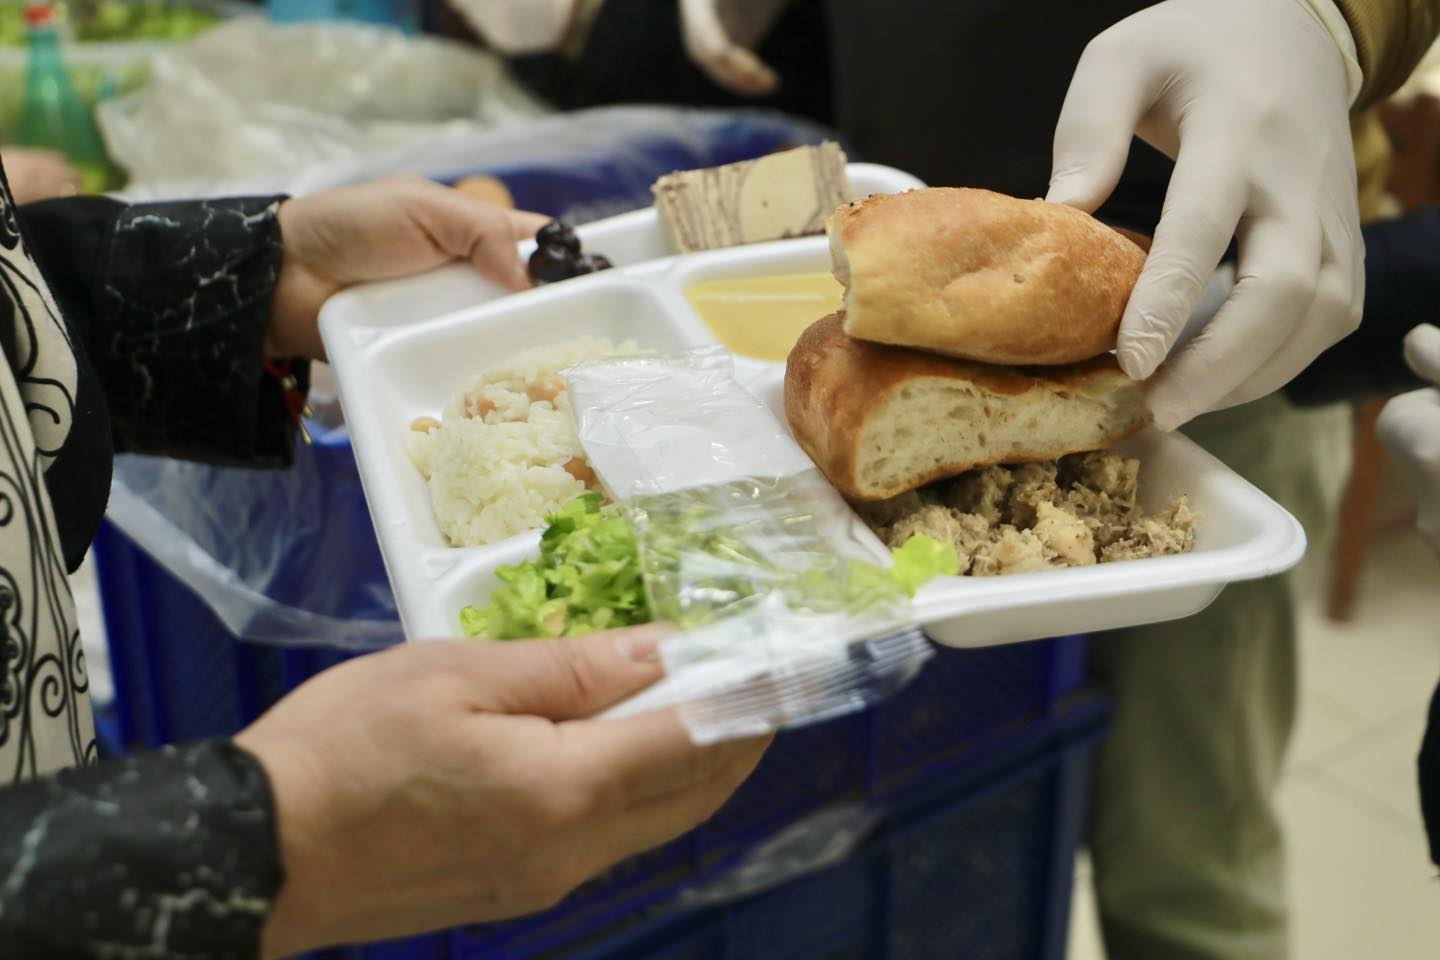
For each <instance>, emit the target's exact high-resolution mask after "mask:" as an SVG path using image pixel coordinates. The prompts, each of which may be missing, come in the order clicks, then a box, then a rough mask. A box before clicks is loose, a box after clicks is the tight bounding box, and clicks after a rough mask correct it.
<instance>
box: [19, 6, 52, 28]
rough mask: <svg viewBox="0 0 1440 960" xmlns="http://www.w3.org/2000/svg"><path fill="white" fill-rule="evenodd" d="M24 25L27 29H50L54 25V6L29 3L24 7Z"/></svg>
mask: <svg viewBox="0 0 1440 960" xmlns="http://www.w3.org/2000/svg"><path fill="white" fill-rule="evenodd" d="M25 25H26V26H27V27H51V26H54V25H55V5H54V4H53V3H30V4H26V6H25Z"/></svg>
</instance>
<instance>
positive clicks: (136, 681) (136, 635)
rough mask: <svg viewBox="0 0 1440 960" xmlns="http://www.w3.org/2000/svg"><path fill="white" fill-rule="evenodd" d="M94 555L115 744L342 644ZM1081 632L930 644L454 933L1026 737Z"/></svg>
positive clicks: (657, 894)
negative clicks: (868, 688)
mask: <svg viewBox="0 0 1440 960" xmlns="http://www.w3.org/2000/svg"><path fill="white" fill-rule="evenodd" d="M375 562H376V563H377V564H378V562H379V561H378V560H376V561H375ZM96 564H97V571H98V573H99V576H100V582H101V592H102V598H103V601H104V608H105V617H106V623H107V627H108V639H109V643H110V650H111V658H112V671H113V673H114V677H115V685H116V703H115V711H116V714H117V722H116V726H118V728H119V730H120V732H121V738H122V739H123V741H124V743H126V744H130V745H132V746H135V745H138V746H158V745H160V744H163V743H170V742H179V741H184V740H190V739H196V738H199V737H205V736H218V735H225V734H229V733H233V732H235V731H237V730H239V729H240V728H241V727H243V726H244V725H245V724H247V723H249V722H250V721H251V720H253V719H254V718H255V717H257V716H258V715H259V714H260V713H261V712H263V711H264V709H265V708H266V707H268V706H269V705H270V704H271V703H273V702H274V701H275V700H277V699H279V697H280V696H282V695H283V694H284V693H285V692H286V691H288V690H290V689H293V688H294V687H295V686H296V685H298V684H299V683H301V682H303V681H304V680H305V679H306V678H308V677H310V676H312V675H314V674H315V673H318V672H319V671H320V670H323V669H325V668H326V667H328V666H330V665H332V664H334V663H337V662H339V661H341V660H343V659H345V658H346V657H347V656H348V654H345V653H343V652H340V651H330V650H325V649H323V648H322V649H317V648H306V649H298V648H297V649H285V648H276V647H269V646H257V645H252V644H247V643H244V642H241V641H239V640H237V638H236V637H234V636H233V635H232V634H231V633H230V632H229V631H228V630H226V628H225V627H224V626H223V625H222V624H221V623H220V622H219V621H218V620H217V619H216V618H215V617H214V615H213V614H212V613H211V612H210V611H209V609H208V608H207V607H206V606H205V605H204V604H203V603H202V602H201V601H200V600H199V599H198V598H197V597H196V596H194V595H193V594H192V593H191V592H190V591H189V590H188V588H186V587H185V586H184V585H183V584H181V583H180V582H179V581H178V580H176V579H175V578H174V577H172V576H171V575H170V574H169V573H168V572H166V571H165V570H164V569H162V568H161V567H160V566H159V565H158V564H156V563H155V562H154V561H152V560H151V559H150V558H149V557H148V555H146V554H145V553H144V552H143V551H141V550H140V549H139V548H137V547H136V546H135V545H134V544H133V543H132V542H130V541H129V540H128V538H126V537H125V536H124V535H123V534H120V533H119V532H118V531H116V530H114V529H113V528H107V529H105V530H104V531H102V534H101V536H100V538H99V539H98V541H97V548H96ZM1084 647H1085V644H1084V641H1083V639H1081V638H1066V639H1060V640H1050V641H1038V642H1035V643H1029V644H1017V645H1011V646H1005V647H996V648H990V649H984V650H973V651H970V650H939V651H938V652H937V653H936V656H935V657H934V658H933V659H932V661H931V662H930V663H929V664H927V665H926V667H925V669H924V670H923V671H922V672H921V674H920V677H919V678H917V680H916V681H915V682H913V683H912V684H910V685H909V686H907V687H906V688H904V689H903V690H901V691H900V692H899V693H898V694H897V695H896V696H895V697H894V698H892V699H891V700H890V701H888V702H886V703H884V704H882V705H880V706H879V707H877V708H874V709H872V710H869V711H866V712H865V713H862V714H857V715H854V716H850V717H843V718H840V719H838V720H835V721H832V722H830V723H826V724H821V725H817V726H814V727H809V728H805V729H801V730H795V731H789V732H786V733H785V734H783V735H781V736H780V737H778V738H777V739H776V742H775V745H774V746H773V747H772V748H771V750H770V752H769V753H768V754H767V755H766V757H765V760H764V761H763V762H762V763H761V765H760V767H759V768H758V769H757V770H756V772H755V774H754V775H753V776H752V777H751V779H750V780H749V781H748V782H747V783H746V784H745V785H744V786H743V787H742V788H741V789H740V791H739V792H738V793H737V794H736V796H735V797H734V798H733V799H732V800H731V802H730V803H729V804H727V805H726V807H725V808H724V809H723V810H721V811H720V813H718V814H717V815H716V816H715V818H714V819H712V820H711V821H710V822H709V823H707V824H706V825H704V826H703V827H701V828H700V829H699V830H697V831H695V832H693V833H692V834H690V835H689V836H687V837H685V838H682V839H681V840H679V841H676V842H675V843H673V844H670V845H668V846H666V847H662V848H660V849H659V850H656V851H652V852H650V853H648V854H645V855H643V856H641V857H638V858H636V859H634V860H632V861H629V862H627V863H625V864H622V865H621V866H619V867H617V868H616V869H615V870H614V871H612V872H611V873H609V874H607V875H605V876H604V877H601V878H599V879H597V880H596V881H593V882H592V883H590V884H588V885H587V886H586V887H584V888H582V889H581V890H579V891H577V892H576V894H575V895H573V896H572V897H571V898H570V899H569V900H567V901H566V902H565V903H564V904H562V905H561V906H560V907H558V908H556V909H555V910H553V911H550V912H549V913H546V914H542V915H538V916H534V917H529V918H524V919H521V920H518V921H513V922H510V923H506V924H501V925H496V926H492V927H485V928H472V929H470V930H467V931H465V932H464V933H463V934H457V937H459V938H460V940H461V942H462V943H463V944H464V947H465V950H466V951H469V952H471V953H475V954H476V955H489V956H497V957H507V958H509V957H515V958H519V957H531V956H542V955H546V954H549V953H554V952H555V951H559V950H563V949H566V948H567V947H568V946H570V945H573V944H574V943H577V942H581V941H583V940H585V939H586V938H588V937H591V936H594V935H596V934H597V933H600V932H607V931H613V930H614V929H615V928H616V927H617V924H623V923H630V922H635V918H636V917H637V916H639V915H641V914H642V913H643V912H644V911H646V910H651V909H655V908H658V907H661V906H663V905H664V904H665V903H666V902H667V901H668V900H669V899H670V898H671V897H672V896H673V894H674V892H675V891H676V890H677V889H678V888H679V887H681V886H683V885H685V884H686V883H689V882H693V881H694V880H696V879H697V878H700V877H703V876H705V875H707V874H710V873H714V872H718V871H721V870H723V869H725V868H726V867H727V866H728V865H729V864H731V863H732V862H733V861H735V860H736V859H737V858H739V857H740V856H742V855H743V854H744V853H745V852H746V851H747V850H748V849H749V848H750V847H752V846H753V845H754V844H755V843H756V842H758V841H760V840H763V839H765V838H768V837H769V836H772V835H773V834H774V833H775V832H777V831H778V830H780V829H782V828H783V827H785V826H788V825H790V824H793V823H795V822H797V821H799V820H800V819H802V818H803V817H804V816H806V815H808V814H810V813H812V812H814V811H816V810H818V809H821V808H823V807H825V806H827V805H830V804H833V803H836V802H840V801H844V800H858V799H866V800H870V801H872V802H876V803H886V804H890V805H898V804H902V803H908V802H910V801H911V799H912V798H913V797H916V796H919V795H922V794H924V792H925V790H926V789H927V788H926V784H929V783H932V782H938V781H941V780H945V779H947V778H950V777H951V776H952V775H954V774H956V773H958V772H961V771H964V770H968V769H974V768H975V766H976V764H977V763H979V762H980V760H981V759H982V758H983V757H984V756H986V755H987V754H988V753H992V752H993V751H994V750H995V749H996V745H997V744H998V745H1003V744H1005V743H1008V742H1010V741H1013V740H1016V739H1017V738H1021V739H1023V738H1024V737H1025V736H1028V735H1029V732H1030V731H1031V730H1032V729H1035V728H1036V725H1037V724H1041V723H1042V722H1043V721H1044V720H1045V719H1046V718H1047V717H1048V716H1050V715H1051V714H1052V713H1054V712H1055V711H1056V710H1058V709H1060V708H1061V706H1062V705H1063V704H1064V702H1065V701H1066V699H1067V698H1068V697H1070V696H1072V695H1074V694H1075V693H1076V692H1077V691H1080V690H1082V689H1083V687H1084V680H1085V674H1084V671H1083V669H1082V665H1083V654H1084ZM367 949H368V950H369V951H372V952H369V953H366V954H365V956H366V957H367V958H370V960H379V958H389V957H395V958H413V960H428V958H430V957H444V956H446V954H445V953H444V952H443V949H442V948H441V947H440V946H437V944H436V942H435V941H434V939H433V938H421V939H418V940H414V941H407V942H405V943H402V944H395V945H386V946H384V947H371V948H367ZM376 950H384V951H388V952H384V953H374V952H373V951H376Z"/></svg>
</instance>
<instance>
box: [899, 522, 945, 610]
mask: <svg viewBox="0 0 1440 960" xmlns="http://www.w3.org/2000/svg"><path fill="white" fill-rule="evenodd" d="M894 556H895V565H894V566H893V567H891V568H890V575H891V576H893V577H894V578H895V579H896V580H897V581H898V582H899V584H900V586H901V587H903V588H904V590H905V592H906V593H908V594H909V595H910V596H912V597H913V596H915V591H916V590H919V589H920V588H921V587H922V586H924V585H925V584H926V583H927V582H929V581H930V580H933V579H934V578H935V577H953V576H955V574H957V573H959V572H960V557H959V555H958V554H957V553H956V552H955V545H954V544H953V543H941V542H940V541H939V540H936V539H935V538H934V537H927V536H926V535H925V534H923V533H917V534H915V536H913V537H911V538H910V539H909V540H906V541H905V543H904V545H903V546H901V547H898V548H897V549H896V550H895V551H894Z"/></svg>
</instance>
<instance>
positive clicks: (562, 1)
mask: <svg viewBox="0 0 1440 960" xmlns="http://www.w3.org/2000/svg"><path fill="white" fill-rule="evenodd" d="M577 2H578V0H450V3H451V5H452V6H453V7H454V8H455V9H456V10H457V11H458V12H459V13H460V15H461V16H463V17H464V18H465V19H466V20H467V21H469V23H470V26H472V27H474V28H475V31H476V32H477V33H479V34H480V36H482V37H484V38H485V42H486V43H488V44H490V46H491V47H493V48H494V49H495V50H497V51H499V52H500V53H506V54H517V53H542V52H544V51H548V50H554V49H555V48H556V47H558V46H559V45H560V42H561V41H562V40H564V39H565V29H566V28H567V27H568V26H569V25H570V18H571V17H572V16H573V15H574V8H575V5H576V3H577Z"/></svg>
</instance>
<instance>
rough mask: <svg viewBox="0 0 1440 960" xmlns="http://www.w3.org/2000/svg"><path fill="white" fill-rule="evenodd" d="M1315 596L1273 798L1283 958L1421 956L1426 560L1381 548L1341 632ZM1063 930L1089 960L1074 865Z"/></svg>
mask: <svg viewBox="0 0 1440 960" xmlns="http://www.w3.org/2000/svg"><path fill="white" fill-rule="evenodd" d="M1316 567H1318V565H1313V566H1312V571H1313V570H1314V569H1315V568H1316ZM1316 579H1317V578H1315V577H1314V576H1312V577H1310V578H1309V580H1310V582H1311V583H1313V582H1314V581H1315V580H1316ZM1319 592H1320V591H1318V590H1316V589H1313V587H1312V589H1311V591H1310V593H1311V596H1310V598H1309V599H1307V600H1306V602H1305V605H1304V608H1303V611H1302V616H1301V652H1302V660H1301V704H1300V718H1299V727H1298V730H1297V732H1296V736H1295V741H1294V743H1293V745H1292V747H1291V755H1290V760H1289V773H1288V776H1287V779H1286V782H1285V784H1284V785H1283V787H1282V788H1281V792H1280V808H1281V812H1282V815H1283V816H1284V819H1285V825H1286V830H1287V833H1288V840H1289V845H1290V847H1289V849H1290V898H1291V916H1292V924H1293V942H1294V949H1293V955H1294V957H1295V958H1296V960H1434V958H1435V957H1437V956H1440V879H1437V871H1436V869H1435V868H1434V867H1433V866H1431V865H1430V864H1429V860H1428V857H1427V856H1426V847H1425V840H1424V831H1423V828H1422V826H1421V820H1420V811H1419V806H1418V802H1419V801H1418V798H1417V794H1416V787H1415V755H1416V751H1417V750H1418V748H1419V743H1420V735H1421V730H1422V729H1423V724H1424V719H1425V712H1426V707H1427V704H1428V699H1429V696H1430V694H1431V693H1432V692H1433V691H1434V689H1435V684H1436V681H1437V679H1440V562H1437V560H1436V559H1435V557H1434V555H1433V554H1431V553H1430V551H1429V550H1428V549H1427V548H1426V547H1425V545H1424V544H1423V543H1422V542H1421V541H1420V539H1419V537H1417V536H1415V535H1414V534H1410V533H1406V534H1405V535H1403V536H1396V537H1393V538H1390V539H1388V540H1386V541H1385V542H1384V543H1382V544H1381V545H1380V546H1379V547H1378V548H1377V550H1376V552H1375V555H1374V557H1373V559H1372V560H1371V562H1370V563H1369V565H1368V567H1367V570H1366V572H1365V576H1364V580H1363V582H1362V586H1361V595H1360V599H1359V603H1358V606H1357V609H1356V614H1355V618H1354V620H1353V621H1352V622H1351V623H1348V624H1345V625H1339V624H1334V623H1331V622H1330V621H1329V620H1327V619H1326V618H1325V617H1324V615H1323V614H1322V612H1321V605H1320V602H1319V600H1318V596H1319ZM1071 930H1072V933H1071V945H1070V957H1071V960H1096V958H1100V957H1102V956H1103V952H1102V950H1101V947H1100V943H1099V936H1098V934H1097V929H1096V923H1095V917H1094V903H1093V899H1092V897H1091V894H1090V890H1089V880H1088V868H1087V867H1086V866H1085V865H1084V864H1083V863H1082V865H1081V867H1080V869H1079V870H1078V871H1077V884H1076V903H1075V911H1074V915H1073V920H1072V925H1071Z"/></svg>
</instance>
